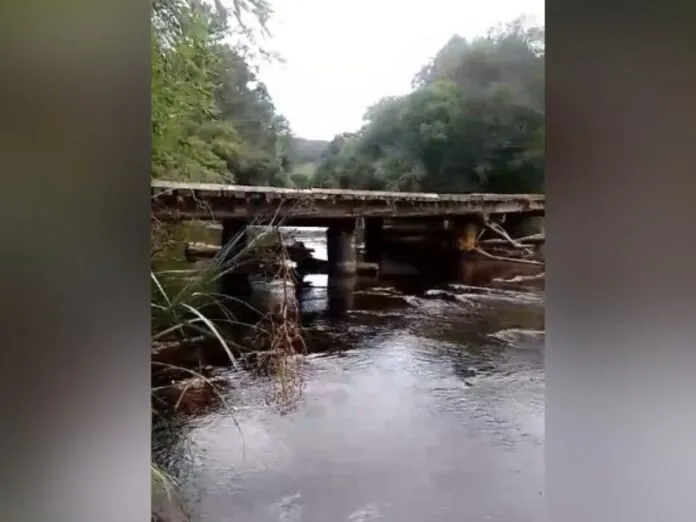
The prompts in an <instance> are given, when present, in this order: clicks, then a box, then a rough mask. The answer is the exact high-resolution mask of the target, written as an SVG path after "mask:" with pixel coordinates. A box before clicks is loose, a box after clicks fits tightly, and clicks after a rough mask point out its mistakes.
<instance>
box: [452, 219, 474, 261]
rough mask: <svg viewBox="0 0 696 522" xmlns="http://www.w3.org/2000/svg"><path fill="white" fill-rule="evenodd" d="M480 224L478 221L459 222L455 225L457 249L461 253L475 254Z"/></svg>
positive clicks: (462, 220) (466, 220) (465, 220)
mask: <svg viewBox="0 0 696 522" xmlns="http://www.w3.org/2000/svg"><path fill="white" fill-rule="evenodd" d="M478 234H479V224H478V221H477V220H476V219H472V218H468V219H461V220H457V221H456V222H455V223H454V236H455V248H456V250H458V251H459V252H462V253H468V252H473V251H474V250H476V248H477V247H478Z"/></svg>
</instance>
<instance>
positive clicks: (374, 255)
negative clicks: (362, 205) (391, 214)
mask: <svg viewBox="0 0 696 522" xmlns="http://www.w3.org/2000/svg"><path fill="white" fill-rule="evenodd" d="M383 249H384V220H383V219H382V218H366V219H365V261H367V262H368V263H379V262H380V261H381V260H382V253H383Z"/></svg>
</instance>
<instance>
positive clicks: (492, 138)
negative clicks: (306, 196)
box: [313, 19, 544, 192]
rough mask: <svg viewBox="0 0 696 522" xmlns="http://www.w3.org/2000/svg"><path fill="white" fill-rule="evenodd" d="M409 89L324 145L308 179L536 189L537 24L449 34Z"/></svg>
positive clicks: (540, 136)
mask: <svg viewBox="0 0 696 522" xmlns="http://www.w3.org/2000/svg"><path fill="white" fill-rule="evenodd" d="M413 88H414V89H413V92H411V93H410V94H408V95H407V96H402V97H391V98H385V99H383V100H380V101H379V102H377V103H376V104H375V105H374V106H373V107H371V108H369V109H368V111H367V113H366V114H365V124H364V126H363V127H362V128H361V129H360V130H359V131H358V132H357V133H354V134H350V133H346V134H342V135H339V136H336V137H335V138H334V139H333V140H332V142H331V143H330V145H329V147H328V150H327V151H326V153H325V157H324V158H323V160H322V162H321V164H320V165H319V166H318V168H317V170H316V174H315V176H314V180H313V182H314V183H315V184H316V185H319V186H327V187H340V188H364V189H390V190H426V191H438V192H471V191H490V192H517V191H520V192H527V191H530V192H531V191H541V190H542V187H543V169H544V29H543V28H542V27H535V26H531V27H530V26H528V25H526V24H525V23H524V20H521V19H520V20H516V21H515V22H513V23H511V24H509V25H507V26H504V27H501V28H496V29H493V30H491V31H490V32H489V34H488V35H486V36H485V37H481V38H478V39H475V40H474V41H472V42H468V41H467V40H465V39H464V38H461V37H459V36H454V37H453V38H451V39H450V40H449V42H448V43H447V44H446V45H445V46H444V47H443V48H442V49H441V50H440V51H439V52H438V53H437V55H436V56H435V58H434V59H433V60H432V61H431V63H429V64H427V65H426V66H425V67H423V69H422V70H421V71H420V72H419V73H418V74H417V75H416V77H415V79H414V81H413Z"/></svg>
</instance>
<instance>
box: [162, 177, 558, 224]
mask: <svg viewBox="0 0 696 522" xmlns="http://www.w3.org/2000/svg"><path fill="white" fill-rule="evenodd" d="M151 196H152V211H153V214H154V215H156V216H158V217H162V218H173V219H268V218H271V217H273V216H278V217H282V218H285V219H291V220H302V219H306V220H322V219H340V218H352V217H427V216H430V217H436V216H442V217H446V216H457V215H470V214H507V213H520V212H522V213H533V214H543V213H544V207H545V197H544V195H541V194H434V193H420V192H385V191H369V190H339V189H323V188H322V189H288V188H276V187H253V186H242V185H217V184H205V183H179V182H169V181H153V182H152V184H151Z"/></svg>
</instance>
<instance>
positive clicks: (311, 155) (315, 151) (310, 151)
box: [290, 137, 329, 163]
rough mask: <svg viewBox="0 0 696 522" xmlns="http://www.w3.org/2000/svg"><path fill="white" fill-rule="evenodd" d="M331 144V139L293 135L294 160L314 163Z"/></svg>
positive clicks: (291, 145)
mask: <svg viewBox="0 0 696 522" xmlns="http://www.w3.org/2000/svg"><path fill="white" fill-rule="evenodd" d="M328 146H329V140H308V139H306V138H297V137H293V138H292V142H291V144H290V150H291V151H292V152H291V154H292V156H291V157H292V160H293V161H294V162H295V163H314V162H316V161H318V160H319V158H320V157H321V155H322V153H323V152H324V151H325V150H326V147H328Z"/></svg>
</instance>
